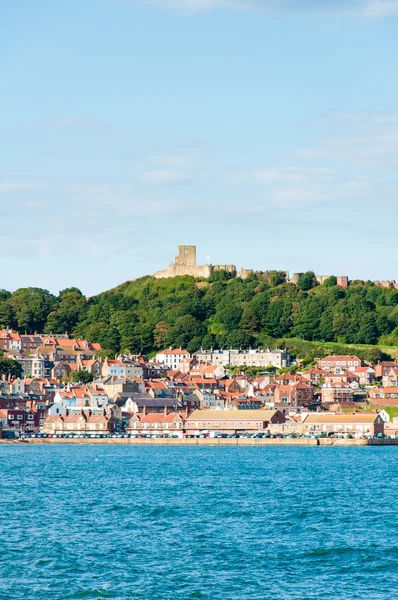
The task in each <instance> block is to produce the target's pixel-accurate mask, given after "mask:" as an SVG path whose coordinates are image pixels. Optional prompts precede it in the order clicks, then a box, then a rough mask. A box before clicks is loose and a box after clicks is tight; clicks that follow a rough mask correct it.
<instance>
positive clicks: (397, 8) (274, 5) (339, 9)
mask: <svg viewBox="0 0 398 600" xmlns="http://www.w3.org/2000/svg"><path fill="white" fill-rule="evenodd" d="M148 1H149V2H150V3H151V4H154V5H157V6H160V7H161V8H165V9H174V10H179V11H182V12H185V13H195V12H199V11H208V10H214V9H217V8H231V9H235V10H263V11H272V12H281V11H284V12H290V13H293V12H295V13H299V12H304V11H307V12H308V11H312V12H323V13H326V12H328V13H331V12H335V13H345V14H347V15H349V14H353V15H359V16H363V17H368V18H386V17H392V16H395V15H398V0H130V2H134V3H141V4H142V3H147V2H148Z"/></svg>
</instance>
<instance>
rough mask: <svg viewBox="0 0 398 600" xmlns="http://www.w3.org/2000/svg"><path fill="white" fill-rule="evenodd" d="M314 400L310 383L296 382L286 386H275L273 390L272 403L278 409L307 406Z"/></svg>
mask: <svg viewBox="0 0 398 600" xmlns="http://www.w3.org/2000/svg"><path fill="white" fill-rule="evenodd" d="M313 400H314V390H313V388H312V386H311V384H310V383H308V382H305V381H296V382H294V383H292V384H288V385H284V384H282V385H277V386H276V387H275V390H274V403H275V406H277V407H279V408H281V409H282V408H286V407H293V408H297V407H299V406H305V405H309V404H311V403H312V402H313Z"/></svg>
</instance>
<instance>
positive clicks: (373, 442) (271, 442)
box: [0, 438, 398, 446]
mask: <svg viewBox="0 0 398 600" xmlns="http://www.w3.org/2000/svg"><path fill="white" fill-rule="evenodd" d="M0 444H13V445H16V444H17V445H20V446H21V445H27V444H35V445H37V444H75V445H76V444H80V445H86V444H97V445H98V444H102V445H105V446H107V445H134V446H398V439H370V440H366V439H352V440H351V439H338V438H318V439H312V438H308V439H307V438H306V439H290V438H275V439H264V438H262V439H261V438H260V439H256V438H231V439H228V438H163V439H161V438H138V439H134V438H110V439H106V438H30V439H25V440H0Z"/></svg>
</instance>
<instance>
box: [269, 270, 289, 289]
mask: <svg viewBox="0 0 398 600" xmlns="http://www.w3.org/2000/svg"><path fill="white" fill-rule="evenodd" d="M264 277H265V281H266V282H267V283H268V284H269V285H270V286H271V287H272V288H274V287H276V286H278V285H282V283H285V281H286V273H285V272H284V271H266V272H265V273H264Z"/></svg>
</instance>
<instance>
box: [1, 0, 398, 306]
mask: <svg viewBox="0 0 398 600" xmlns="http://www.w3.org/2000/svg"><path fill="white" fill-rule="evenodd" d="M1 4H2V5H1V7H0V55H1V56H2V59H1V63H2V68H1V77H2V94H1V95H0V209H1V213H0V214H1V224H2V227H1V233H0V238H1V247H2V256H3V261H2V269H1V281H0V287H3V288H6V289H10V290H14V289H17V288H18V287H25V286H28V285H32V286H40V287H44V288H46V289H49V290H51V291H54V292H57V291H58V290H59V289H62V288H65V287H67V286H70V285H76V286H78V287H80V288H81V289H82V291H83V292H84V293H86V294H88V295H91V294H95V293H97V292H100V291H103V290H105V289H108V288H110V287H113V286H115V285H118V284H119V283H122V282H123V281H126V280H131V279H134V278H136V277H140V276H142V275H146V274H151V273H153V272H154V271H155V270H158V269H162V268H164V267H166V265H167V264H168V263H169V262H171V260H172V259H173V257H174V256H175V255H176V253H177V248H176V247H177V245H178V244H196V246H197V249H198V250H197V254H198V262H199V263H204V262H205V257H206V256H210V260H211V262H212V263H214V264H216V263H234V264H236V265H237V266H238V267H240V266H243V267H247V268H249V267H250V268H255V269H260V270H267V269H274V268H276V269H288V270H290V271H291V272H293V271H303V270H307V269H313V270H315V271H316V272H317V273H319V274H329V273H334V274H336V275H340V274H347V275H349V276H350V277H351V278H365V279H367V278H370V279H376V278H377V279H397V280H398V267H397V266H396V260H395V251H396V250H397V244H396V233H395V226H396V224H397V219H398V175H397V173H398V171H397V166H398V106H397V97H398V79H397V77H396V65H397V62H398V43H397V39H398V0H385V1H383V0H379V1H377V0H308V1H307V0H299V1H298V0H275V1H273V0H253V1H252V2H251V1H243V0H240V1H239V0H236V1H235V0H158V1H157V0H152V1H150V0H142V1H140V0H130V1H129V0H85V1H84V2H81V0H79V1H78V0H70V1H69V2H62V3H60V2H52V1H51V0H35V2H34V3H33V2H31V0H16V1H15V2H10V3H5V2H3V3H1Z"/></svg>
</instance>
